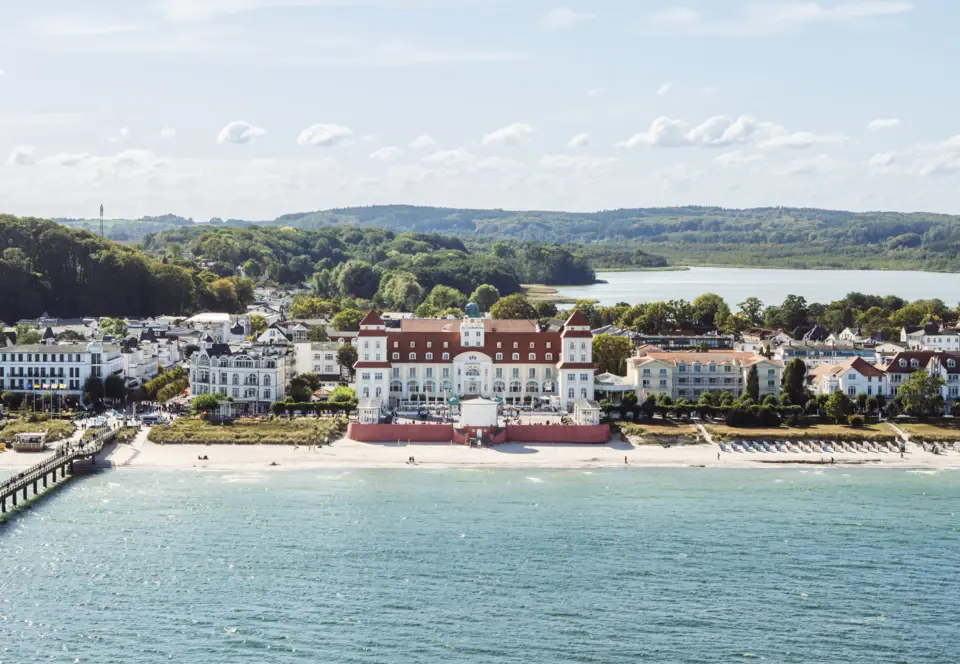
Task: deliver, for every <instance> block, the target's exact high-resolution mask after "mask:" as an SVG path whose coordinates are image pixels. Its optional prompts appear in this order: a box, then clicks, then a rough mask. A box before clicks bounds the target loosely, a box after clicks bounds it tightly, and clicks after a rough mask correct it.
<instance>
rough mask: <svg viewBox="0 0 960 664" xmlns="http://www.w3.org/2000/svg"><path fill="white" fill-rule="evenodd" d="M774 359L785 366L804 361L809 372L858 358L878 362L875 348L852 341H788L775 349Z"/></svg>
mask: <svg viewBox="0 0 960 664" xmlns="http://www.w3.org/2000/svg"><path fill="white" fill-rule="evenodd" d="M773 357H774V358H776V359H778V360H781V361H782V362H783V364H784V366H786V365H787V363H789V362H790V361H791V360H796V359H800V360H803V363H804V364H806V365H807V370H808V371H809V370H811V369H815V368H817V367H818V366H820V365H821V364H843V363H844V362H847V361H849V360H852V359H855V358H858V357H859V358H862V359H864V360H866V361H867V362H869V363H870V364H875V363H876V362H877V357H876V353H875V352H874V350H873V348H868V347H865V346H861V345H858V344H854V343H853V342H850V341H828V342H826V343H816V342H810V341H788V342H787V343H784V344H781V345H780V346H778V347H776V348H774V350H773Z"/></svg>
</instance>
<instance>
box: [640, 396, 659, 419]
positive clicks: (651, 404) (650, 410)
mask: <svg viewBox="0 0 960 664" xmlns="http://www.w3.org/2000/svg"><path fill="white" fill-rule="evenodd" d="M640 409H641V410H642V411H643V414H644V415H646V416H647V418H648V419H649V418H651V417H653V414H654V413H655V412H656V410H657V395H656V394H648V395H647V398H646V399H644V400H643V405H642V406H640Z"/></svg>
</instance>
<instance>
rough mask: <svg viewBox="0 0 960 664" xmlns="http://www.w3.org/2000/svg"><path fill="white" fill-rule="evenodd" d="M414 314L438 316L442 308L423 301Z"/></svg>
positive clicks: (419, 316)
mask: <svg viewBox="0 0 960 664" xmlns="http://www.w3.org/2000/svg"><path fill="white" fill-rule="evenodd" d="M413 315H414V316H416V317H417V318H437V317H438V316H439V315H440V310H439V309H437V308H436V307H435V306H433V305H432V304H430V303H429V302H422V303H421V304H420V306H419V307H417V309H416V311H414V312H413Z"/></svg>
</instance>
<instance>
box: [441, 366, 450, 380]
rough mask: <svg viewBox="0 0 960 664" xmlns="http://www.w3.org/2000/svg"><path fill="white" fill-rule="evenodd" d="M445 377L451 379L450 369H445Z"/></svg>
mask: <svg viewBox="0 0 960 664" xmlns="http://www.w3.org/2000/svg"><path fill="white" fill-rule="evenodd" d="M443 377H444V378H449V377H450V367H444V368H443Z"/></svg>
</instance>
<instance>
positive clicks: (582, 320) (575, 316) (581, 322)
mask: <svg viewBox="0 0 960 664" xmlns="http://www.w3.org/2000/svg"><path fill="white" fill-rule="evenodd" d="M564 325H566V326H567V327H570V326H571V325H572V326H574V327H586V328H589V327H590V321H588V320H587V318H586V316H584V315H583V314H582V313H580V311H579V310H574V312H573V313H572V314H571V315H570V318H568V319H567V322H566V323H564Z"/></svg>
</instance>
